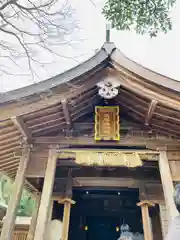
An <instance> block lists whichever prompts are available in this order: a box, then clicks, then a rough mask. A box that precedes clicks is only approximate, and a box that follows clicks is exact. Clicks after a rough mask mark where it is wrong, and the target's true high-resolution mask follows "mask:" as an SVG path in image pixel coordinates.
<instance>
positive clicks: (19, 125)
mask: <svg viewBox="0 0 180 240" xmlns="http://www.w3.org/2000/svg"><path fill="white" fill-rule="evenodd" d="M11 120H12V122H13V123H14V125H15V126H16V127H17V129H18V130H19V131H20V132H21V134H22V135H23V138H24V140H25V141H26V142H28V143H30V142H31V133H30V131H29V129H28V128H27V126H26V124H25V123H24V121H23V119H22V117H20V116H14V117H11Z"/></svg>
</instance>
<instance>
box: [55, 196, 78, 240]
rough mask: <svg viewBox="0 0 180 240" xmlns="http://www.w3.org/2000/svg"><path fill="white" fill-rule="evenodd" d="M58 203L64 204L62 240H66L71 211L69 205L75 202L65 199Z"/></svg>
mask: <svg viewBox="0 0 180 240" xmlns="http://www.w3.org/2000/svg"><path fill="white" fill-rule="evenodd" d="M58 202H59V203H64V214H63V227H62V235H61V239H62V240H67V239H68V233H69V223H70V222H69V221H70V211H71V204H74V203H75V202H74V201H72V200H71V199H68V198H65V199H59V201H58Z"/></svg>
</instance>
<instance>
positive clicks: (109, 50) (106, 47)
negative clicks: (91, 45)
mask: <svg viewBox="0 0 180 240" xmlns="http://www.w3.org/2000/svg"><path fill="white" fill-rule="evenodd" d="M102 49H104V50H105V51H106V53H107V54H108V55H111V54H112V52H113V51H114V50H115V49H116V46H115V44H114V43H113V42H105V43H104V44H103V46H102Z"/></svg>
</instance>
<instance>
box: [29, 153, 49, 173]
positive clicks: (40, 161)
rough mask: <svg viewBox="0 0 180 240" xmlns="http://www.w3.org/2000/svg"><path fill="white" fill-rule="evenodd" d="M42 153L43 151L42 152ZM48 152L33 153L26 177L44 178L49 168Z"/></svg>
mask: <svg viewBox="0 0 180 240" xmlns="http://www.w3.org/2000/svg"><path fill="white" fill-rule="evenodd" d="M40 152H41V151H40ZM47 158H48V151H46V152H45V153H44V152H41V154H38V153H37V154H36V153H31V157H30V161H29V165H28V168H27V171H26V177H44V176H45V171H46V166H47Z"/></svg>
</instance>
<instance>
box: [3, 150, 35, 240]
mask: <svg viewBox="0 0 180 240" xmlns="http://www.w3.org/2000/svg"><path fill="white" fill-rule="evenodd" d="M29 156H30V147H29V146H25V147H24V149H23V154H22V157H21V159H20V163H19V168H18V171H17V174H16V179H15V182H14V184H13V191H12V194H11V198H10V201H9V204H8V209H7V213H6V217H5V221H4V224H3V228H2V232H1V237H0V240H11V239H12V235H13V229H14V224H15V219H16V213H17V208H18V206H19V201H20V198H21V194H22V191H23V185H24V181H25V172H26V169H27V166H28V162H29Z"/></svg>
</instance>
